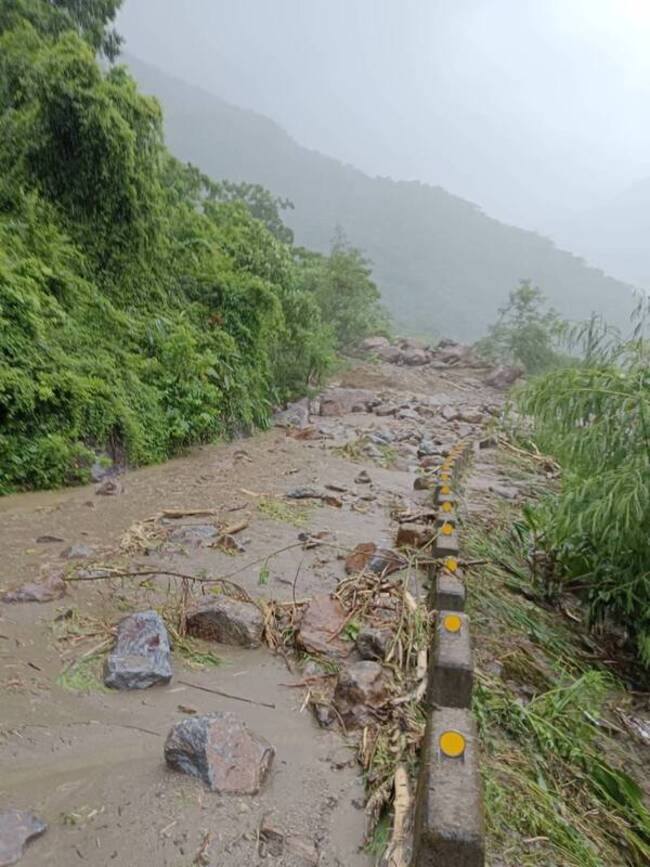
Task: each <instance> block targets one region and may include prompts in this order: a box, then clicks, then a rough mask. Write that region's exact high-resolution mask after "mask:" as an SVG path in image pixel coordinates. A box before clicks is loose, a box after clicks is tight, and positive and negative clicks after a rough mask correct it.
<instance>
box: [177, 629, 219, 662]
mask: <svg viewBox="0 0 650 867" xmlns="http://www.w3.org/2000/svg"><path fill="white" fill-rule="evenodd" d="M174 652H175V653H177V654H178V655H179V656H180V657H181V659H182V660H183V662H185V664H186V665H187V666H188V667H189V668H191V669H193V670H194V671H201V670H203V669H205V668H216V667H217V666H219V665H222V663H223V660H222V658H221V657H220V656H219V655H218V654H216V653H215V652H214V651H213V650H211V649H210V648H209V647H208V646H207V643H206V642H205V641H201V639H199V638H193V637H191V636H189V635H185V636H184V637H183V638H176V639H175V640H174Z"/></svg>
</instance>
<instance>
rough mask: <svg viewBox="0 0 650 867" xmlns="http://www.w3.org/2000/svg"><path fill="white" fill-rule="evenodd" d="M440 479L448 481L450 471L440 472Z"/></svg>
mask: <svg viewBox="0 0 650 867" xmlns="http://www.w3.org/2000/svg"><path fill="white" fill-rule="evenodd" d="M440 481H441V482H448V481H449V473H440Z"/></svg>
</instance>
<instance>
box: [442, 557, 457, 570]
mask: <svg viewBox="0 0 650 867" xmlns="http://www.w3.org/2000/svg"><path fill="white" fill-rule="evenodd" d="M445 569H448V570H449V571H450V572H455V571H456V569H458V560H457V559H456V558H455V557H447V559H446V560H445Z"/></svg>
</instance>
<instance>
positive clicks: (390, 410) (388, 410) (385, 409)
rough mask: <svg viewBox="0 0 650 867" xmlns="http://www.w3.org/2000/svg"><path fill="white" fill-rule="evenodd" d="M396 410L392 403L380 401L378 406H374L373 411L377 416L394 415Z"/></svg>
mask: <svg viewBox="0 0 650 867" xmlns="http://www.w3.org/2000/svg"><path fill="white" fill-rule="evenodd" d="M397 410H398V407H396V406H395V404H394V403H380V404H379V406H376V407H375V410H374V412H375V415H378V416H388V415H395V413H396V412H397Z"/></svg>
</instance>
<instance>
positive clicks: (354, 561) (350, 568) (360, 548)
mask: <svg viewBox="0 0 650 867" xmlns="http://www.w3.org/2000/svg"><path fill="white" fill-rule="evenodd" d="M376 550H377V546H376V545H375V543H374V542H361V543H360V544H359V545H357V546H356V548H355V549H354V550H353V551H351V552H350V553H349V554H348V556H347V557H346V558H345V571H346V572H347V573H348V575H355V574H356V573H357V572H361V571H362V570H363V569H365V568H366V566H367V565H368V560H370V558H371V556H372V555H373V554H374V553H375V551H376Z"/></svg>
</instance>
